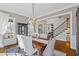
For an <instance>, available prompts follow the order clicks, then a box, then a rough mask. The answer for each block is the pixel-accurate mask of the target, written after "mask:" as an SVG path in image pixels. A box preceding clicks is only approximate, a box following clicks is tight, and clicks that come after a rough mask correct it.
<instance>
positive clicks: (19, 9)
mask: <svg viewBox="0 0 79 59" xmlns="http://www.w3.org/2000/svg"><path fill="white" fill-rule="evenodd" d="M71 5H76V3H35V4H34V14H35V16H41V15H43V14H46V13H49V12H51V11H55V10H57V9H60V8H64V7H68V6H71ZM0 10H4V11H8V12H12V13H16V14H19V15H23V16H32V3H0Z"/></svg>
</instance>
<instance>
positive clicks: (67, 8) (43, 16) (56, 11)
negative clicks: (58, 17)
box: [37, 3, 79, 20]
mask: <svg viewBox="0 0 79 59" xmlns="http://www.w3.org/2000/svg"><path fill="white" fill-rule="evenodd" d="M78 6H79V4H78V3H77V4H74V5H70V6H66V7H63V8H60V9H57V10H55V11H51V12H49V13H46V14H43V15H41V16H38V17H37V20H39V19H46V18H48V17H51V16H53V15H54V14H55V13H57V14H58V12H61V11H64V10H65V11H66V10H69V11H70V10H72V9H73V8H74V7H78ZM61 14H62V13H61Z"/></svg>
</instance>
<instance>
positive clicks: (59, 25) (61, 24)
mask: <svg viewBox="0 0 79 59" xmlns="http://www.w3.org/2000/svg"><path fill="white" fill-rule="evenodd" d="M67 21H68V20H65V21H64V22H63V23H62V24H60V25H59V26H58V27H57V28H56V29H58V28H59V27H60V26H61V25H63V24H64V23H65V22H67ZM56 29H54V30H56Z"/></svg>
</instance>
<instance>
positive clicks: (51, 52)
mask: <svg viewBox="0 0 79 59" xmlns="http://www.w3.org/2000/svg"><path fill="white" fill-rule="evenodd" d="M55 42H56V38H52V39H50V40H48V44H47V46H46V48H45V50H44V52H43V54H42V55H43V56H66V54H65V53H63V52H60V51H57V50H55V49H54V46H55Z"/></svg>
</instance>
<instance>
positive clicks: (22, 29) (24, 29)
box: [18, 23, 28, 36]
mask: <svg viewBox="0 0 79 59" xmlns="http://www.w3.org/2000/svg"><path fill="white" fill-rule="evenodd" d="M18 34H20V35H26V36H27V35H28V25H27V24H23V23H18Z"/></svg>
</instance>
